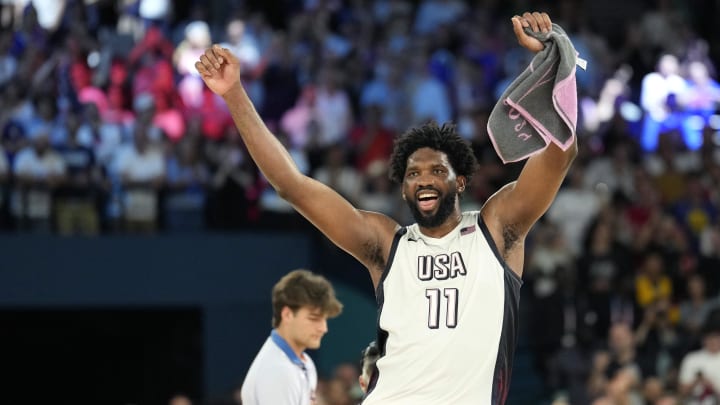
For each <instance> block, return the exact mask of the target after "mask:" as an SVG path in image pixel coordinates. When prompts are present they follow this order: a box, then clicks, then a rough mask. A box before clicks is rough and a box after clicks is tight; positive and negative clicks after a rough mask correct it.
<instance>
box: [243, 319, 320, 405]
mask: <svg viewBox="0 0 720 405" xmlns="http://www.w3.org/2000/svg"><path fill="white" fill-rule="evenodd" d="M302 357H303V358H302V359H301V358H299V357H298V356H297V355H296V354H295V353H294V352H293V351H292V349H291V348H290V346H289V345H288V343H287V342H286V341H285V340H284V339H283V338H282V337H281V336H280V335H279V334H278V333H277V332H276V331H275V330H273V331H272V333H271V334H270V337H268V338H267V340H266V341H265V344H263V346H262V348H260V351H259V352H258V354H257V356H255V359H254V360H253V362H252V364H251V365H250V369H249V370H248V373H247V375H246V376H245V381H243V385H242V389H241V391H240V395H241V397H242V403H243V405H312V404H314V403H315V389H316V387H317V370H316V369H315V363H313V361H312V359H311V358H310V356H308V354H307V353H303V355H302Z"/></svg>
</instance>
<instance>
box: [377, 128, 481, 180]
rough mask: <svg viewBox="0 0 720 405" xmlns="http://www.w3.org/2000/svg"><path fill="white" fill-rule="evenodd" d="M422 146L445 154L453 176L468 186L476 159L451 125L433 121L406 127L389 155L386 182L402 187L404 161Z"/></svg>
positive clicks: (405, 162)
mask: <svg viewBox="0 0 720 405" xmlns="http://www.w3.org/2000/svg"><path fill="white" fill-rule="evenodd" d="M426 147H427V148H431V149H434V150H437V151H440V152H445V154H446V155H447V157H448V160H450V165H451V166H452V168H453V170H454V171H455V173H456V174H457V175H458V176H465V178H467V183H468V184H470V180H471V179H472V176H473V174H474V173H475V170H476V168H477V160H476V159H475V154H473V151H472V149H471V148H470V145H469V144H468V143H467V142H466V141H465V140H464V139H462V138H461V137H460V135H458V133H457V131H456V130H455V125H453V124H450V123H445V124H443V125H442V126H439V125H438V124H437V123H435V122H429V123H427V124H423V125H421V126H419V127H414V128H410V129H409V130H408V131H407V132H405V133H404V134H402V135H401V136H400V137H398V138H397V139H396V140H395V147H394V148H393V152H392V155H391V156H390V173H389V176H390V180H392V181H394V182H396V183H398V184H402V182H403V178H404V177H405V169H407V160H408V158H409V157H410V155H412V154H413V153H414V152H415V151H416V150H418V149H420V148H426Z"/></svg>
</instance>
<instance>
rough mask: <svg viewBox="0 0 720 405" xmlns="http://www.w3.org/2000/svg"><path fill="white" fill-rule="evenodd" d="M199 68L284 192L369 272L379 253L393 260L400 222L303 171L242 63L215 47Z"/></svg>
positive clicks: (259, 161) (266, 171) (257, 159)
mask: <svg viewBox="0 0 720 405" xmlns="http://www.w3.org/2000/svg"><path fill="white" fill-rule="evenodd" d="M195 67H196V68H197V69H198V71H199V72H200V74H201V75H202V78H203V81H205V84H207V86H208V87H209V88H210V90H212V91H213V92H214V93H216V94H218V95H220V96H222V97H223V99H224V100H225V102H226V103H227V105H228V108H229V109H230V113H231V114H232V117H233V120H234V122H235V125H236V126H237V128H238V130H239V132H240V135H241V136H242V139H243V141H244V142H245V145H246V146H247V149H248V151H249V153H250V155H251V156H252V158H253V160H254V161H255V163H256V164H257V165H258V167H259V168H260V170H261V171H262V172H263V174H264V175H265V177H266V178H267V179H268V181H269V182H270V184H272V186H273V187H274V188H275V190H276V191H277V192H278V194H279V195H280V196H281V197H282V198H284V199H285V200H287V201H288V202H289V203H290V204H292V205H293V207H295V209H296V210H298V212H300V213H301V214H302V215H303V216H304V217H305V218H307V219H308V220H309V221H310V222H312V223H313V225H315V226H316V227H317V228H318V229H319V230H320V231H321V232H323V233H324V234H325V235H326V236H327V237H328V238H329V239H330V240H332V241H333V242H334V243H335V244H336V245H338V246H339V247H340V248H342V249H344V250H345V251H347V252H348V253H350V254H351V255H353V256H355V257H356V258H357V259H358V260H360V262H362V263H363V264H365V265H366V266H367V267H368V268H370V269H372V268H374V267H377V265H378V263H376V262H377V261H378V260H377V255H378V253H381V254H382V257H383V259H384V258H386V257H387V254H388V252H387V251H386V249H387V248H389V246H390V243H391V239H392V235H393V234H394V231H395V228H396V227H397V223H396V222H394V221H393V220H391V219H389V218H387V217H386V216H384V215H381V214H378V213H369V212H366V211H361V210H357V209H356V208H355V207H353V206H352V205H351V204H350V203H349V202H348V201H347V200H345V199H344V198H343V197H342V196H340V194H338V193H337V192H335V191H334V190H332V189H330V188H329V187H327V186H325V185H324V184H322V183H320V182H318V181H316V180H314V179H312V178H310V177H307V176H305V175H304V174H302V173H301V172H300V171H299V170H298V168H297V166H296V165H295V163H294V162H293V160H292V158H291V157H290V154H289V153H288V152H287V150H286V149H285V147H284V146H283V145H282V144H281V143H280V142H279V141H278V140H277V138H276V137H275V136H274V135H273V134H272V133H271V132H270V130H269V129H268V128H267V126H265V124H264V123H263V121H262V119H261V118H260V116H259V115H258V113H257V112H256V111H255V107H254V106H253V105H252V102H251V101H250V99H249V98H248V96H247V94H246V93H245V90H244V89H243V87H242V85H241V83H240V65H239V63H238V60H237V58H236V57H235V56H234V55H232V53H231V52H230V51H228V50H227V49H224V48H221V47H219V46H218V45H214V46H213V47H212V48H209V49H208V50H207V51H206V52H205V54H204V55H202V56H201V58H200V61H198V62H197V63H196V64H195ZM377 248H380V249H377Z"/></svg>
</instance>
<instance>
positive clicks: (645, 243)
mask: <svg viewBox="0 0 720 405" xmlns="http://www.w3.org/2000/svg"><path fill="white" fill-rule="evenodd" d="M205 3H207V2H200V1H192V0H189V1H183V2H171V1H166V0H117V1H107V0H105V1H104V0H97V1H80V0H45V1H43V0H32V1H31V0H18V1H5V2H2V5H0V7H1V8H0V24H2V26H3V28H4V29H3V30H2V31H1V32H0V89H1V91H0V228H1V229H5V230H9V231H12V232H40V233H58V234H61V235H77V234H80V235H98V234H104V233H115V232H141V233H153V232H159V231H163V232H164V231H167V232H173V231H197V230H202V229H260V228H269V229H302V228H304V227H306V226H307V224H306V223H305V222H304V220H302V219H301V218H300V217H299V216H298V215H297V214H295V213H294V212H293V210H292V209H291V207H290V206H288V205H287V204H286V203H285V202H284V201H282V200H281V199H280V198H279V197H278V196H277V194H275V193H274V191H273V190H272V188H271V187H269V185H268V183H267V181H266V180H265V179H264V177H263V176H262V174H261V173H259V171H258V170H257V168H256V167H255V165H254V164H253V162H252V161H251V159H249V157H248V155H247V152H246V150H245V149H244V147H243V144H242V142H241V139H240V137H239V134H238V133H237V131H236V129H235V128H234V126H233V125H232V121H231V119H230V116H229V113H228V111H227V108H226V107H225V106H224V103H223V102H222V100H219V99H218V98H217V97H216V96H214V95H213V94H212V93H210V92H209V91H208V90H207V89H206V88H205V87H204V85H203V83H202V80H201V79H200V77H199V76H198V73H197V71H196V70H195V68H194V63H195V61H196V60H197V59H198V57H199V55H200V54H201V53H202V52H203V51H204V50H205V49H206V48H207V47H208V46H209V45H210V44H212V43H221V44H223V45H224V46H225V47H228V48H229V49H231V50H232V51H233V52H234V53H235V54H236V55H237V56H238V58H239V60H240V61H241V64H242V72H243V73H242V80H243V82H244V85H245V87H246V89H247V90H248V93H249V94H250V96H251V98H252V100H253V102H254V103H255V105H256V108H257V110H258V112H259V113H260V115H261V116H262V117H263V119H264V120H265V122H266V123H267V125H268V126H269V127H270V128H271V130H272V131H273V132H274V133H275V134H276V136H277V137H278V138H279V139H280V140H281V141H282V142H283V143H284V144H285V145H286V146H287V148H288V149H289V151H290V153H291V155H292V156H293V158H294V159H295V162H296V163H297V165H298V166H299V168H300V169H301V170H302V171H303V172H304V173H306V174H308V175H311V176H313V177H314V178H316V179H318V180H320V181H322V182H324V183H326V184H328V185H329V186H331V187H333V188H334V189H336V190H337V191H339V192H340V193H341V194H343V195H344V196H345V197H347V198H348V199H349V200H350V201H352V202H353V203H354V204H356V205H357V206H358V207H360V208H363V209H368V210H375V211H380V212H384V213H387V214H389V215H391V216H392V217H394V218H397V219H398V220H399V221H400V222H405V223H409V222H410V221H411V220H412V219H411V218H410V217H409V212H407V209H405V207H403V206H402V200H401V199H400V198H398V192H397V190H396V188H395V186H394V185H393V184H391V183H390V182H389V180H388V178H387V159H388V157H389V154H390V151H391V149H392V144H393V140H394V137H395V136H396V135H397V134H399V133H402V132H403V131H404V130H405V129H406V128H408V127H409V126H412V125H415V124H418V123H422V122H426V121H428V120H435V121H437V122H446V121H450V120H452V121H454V122H456V123H457V128H458V131H459V132H460V133H461V135H462V136H463V137H465V138H466V139H467V140H468V141H469V142H471V144H472V146H473V150H474V151H475V153H476V155H477V158H478V160H479V162H480V174H479V175H478V176H475V178H474V184H472V185H471V192H470V193H469V195H467V196H465V197H464V199H463V200H462V204H463V205H464V206H465V208H468V209H473V208H479V207H480V206H481V204H482V203H483V201H485V199H486V198H487V197H488V196H489V195H490V194H492V193H493V192H495V191H496V190H497V189H498V188H499V187H500V186H502V185H503V184H505V183H507V182H508V181H511V180H513V179H514V178H515V177H516V176H517V173H518V172H519V170H520V169H521V167H522V166H521V164H511V165H505V166H504V165H502V164H501V163H500V161H499V159H498V158H497V156H496V155H495V151H494V149H493V147H492V144H491V142H490V141H489V139H488V136H487V132H486V124H487V118H488V115H489V112H490V110H491V109H492V107H493V105H494V103H495V102H496V100H497V98H498V96H499V95H500V94H501V93H502V91H503V90H504V89H505V87H506V86H507V84H508V83H509V82H510V81H511V80H512V79H513V78H514V77H515V76H516V75H517V74H519V73H520V72H521V71H522V70H523V69H524V68H525V67H526V66H527V65H528V63H529V61H530V59H531V57H532V55H530V54H528V52H527V51H525V50H524V49H522V48H520V47H518V46H517V45H516V44H515V43H514V36H513V35H512V32H511V25H510V22H509V18H510V17H511V16H512V15H513V14H515V13H519V12H522V11H525V8H526V6H527V5H526V4H525V2H522V1H500V0H477V1H472V2H471V1H462V0H418V1H410V0H365V1H363V0H354V1H353V0H347V1H341V0H287V1H284V2H281V3H282V5H280V6H275V7H277V8H272V7H271V6H269V5H266V7H270V9H263V8H257V9H256V8H253V7H250V6H248V4H246V2H244V1H228V2H222V3H223V6H224V7H225V8H224V9H223V13H221V14H222V17H223V18H218V16H217V15H214V16H211V15H209V14H208V11H207V10H208V9H210V8H211V7H208V4H205ZM210 3H213V2H210ZM602 3H604V2H602ZM607 3H608V4H606V5H604V6H603V5H602V4H597V2H593V3H592V4H591V3H589V2H585V1H581V0H562V1H553V2H547V3H544V4H541V5H533V7H532V8H533V9H542V10H547V11H548V12H549V13H550V15H551V17H552V18H553V20H554V22H556V23H558V24H560V25H561V26H562V27H563V28H565V30H566V31H567V32H568V33H569V34H570V35H571V37H572V40H573V43H574V44H575V46H576V48H577V50H578V52H579V54H580V56H581V57H582V58H583V59H586V60H587V61H588V66H587V69H585V70H580V69H579V70H578V73H577V79H578V86H579V100H580V122H579V125H578V137H579V146H580V153H579V155H578V157H577V160H576V161H575V163H574V165H573V167H572V169H571V172H570V174H569V176H568V179H567V182H566V184H565V185H564V186H563V188H562V189H561V191H560V193H559V195H558V197H557V200H556V201H555V203H554V204H553V206H552V207H551V209H550V211H549V213H548V214H547V215H546V217H545V218H544V219H543V221H542V222H541V223H540V224H539V225H538V226H537V227H536V229H535V230H534V231H533V233H532V237H531V239H530V240H529V241H528V246H529V254H528V257H527V261H526V271H525V287H524V289H523V291H524V294H525V297H524V298H523V299H524V304H523V307H524V308H526V311H528V314H527V319H529V320H530V321H529V322H528V325H527V326H526V327H525V328H524V333H525V334H526V335H527V336H529V338H528V340H529V345H530V347H531V348H532V349H533V351H534V353H535V366H536V369H537V372H538V375H542V376H543V378H544V381H543V382H544V384H545V386H546V387H547V394H548V396H549V397H555V398H556V402H558V403H561V402H562V401H565V402H567V403H570V404H589V403H597V404H606V403H609V404H633V405H634V404H648V405H650V404H652V405H667V404H673V403H681V402H680V401H681V400H682V401H685V402H682V403H690V404H693V403H697V404H701V403H702V404H713V403H714V404H717V403H719V402H718V401H720V399H719V398H720V360H718V359H719V358H720V347H719V346H720V343H719V342H718V340H719V339H720V319H718V316H717V315H713V314H714V313H713V309H715V308H718V307H720V294H719V292H720V275H719V273H718V271H717V269H718V268H720V222H719V221H718V210H719V209H720V132H719V130H720V116H718V115H717V113H718V106H719V105H720V85H718V83H717V81H716V73H717V71H716V67H717V66H716V64H717V55H718V53H719V52H720V44H718V38H720V33H719V32H718V29H717V28H716V27H715V24H714V22H713V21H712V18H713V16H715V15H717V13H718V12H720V5H718V2H717V1H712V0H704V1H700V2H698V3H702V4H700V5H698V4H696V5H695V6H691V5H690V4H689V3H683V2H674V1H671V0H656V1H650V0H647V1H635V2H627V1H626V2H622V5H623V8H622V10H621V11H620V12H614V11H612V10H613V8H612V7H611V6H612V4H615V3H614V2H613V1H609V2H607ZM179 4H181V5H182V6H179ZM213 4H215V3H213ZM713 10H714V11H713ZM216 14H217V13H216ZM270 15H272V16H273V18H274V20H273V21H270V20H269V19H268V16H270ZM278 16H279V17H278ZM8 28H10V29H8ZM712 41H715V42H712ZM708 365H709V366H708ZM703 367H705V368H703ZM707 367H711V368H710V370H711V372H706V371H703V370H706V369H707ZM712 367H715V368H712ZM349 368H352V367H349ZM349 368H348V369H349ZM340 370H342V369H340ZM343 372H344V373H349V371H340V372H339V375H341V376H339V377H336V378H334V379H331V380H328V381H325V382H324V383H323V387H324V388H323V390H327V392H328V393H327V397H331V396H332V397H333V398H334V399H328V400H327V401H326V402H325V403H327V404H329V405H344V404H351V403H353V401H354V400H357V395H356V397H355V399H353V397H352V395H350V393H352V392H355V393H356V392H357V387H356V386H355V382H354V381H355V380H356V379H357V378H356V377H357V376H355V378H354V379H353V378H350V377H347V376H345V377H342V373H343ZM355 372H357V370H355ZM336 380H337V381H336ZM349 381H352V383H350V382H349ZM335 391H337V392H338V393H334V392H335ZM333 393H334V394H333ZM336 397H337V398H336ZM673 401H674V402H673ZM692 401H696V402H692ZM703 401H705V402H703ZM708 401H715V402H708Z"/></svg>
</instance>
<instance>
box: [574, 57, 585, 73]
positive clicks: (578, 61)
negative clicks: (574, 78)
mask: <svg viewBox="0 0 720 405" xmlns="http://www.w3.org/2000/svg"><path fill="white" fill-rule="evenodd" d="M575 64H576V65H578V66H580V69H582V70H587V61H586V60H585V59H583V58H581V57H579V56H578V57H576V58H575Z"/></svg>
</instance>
